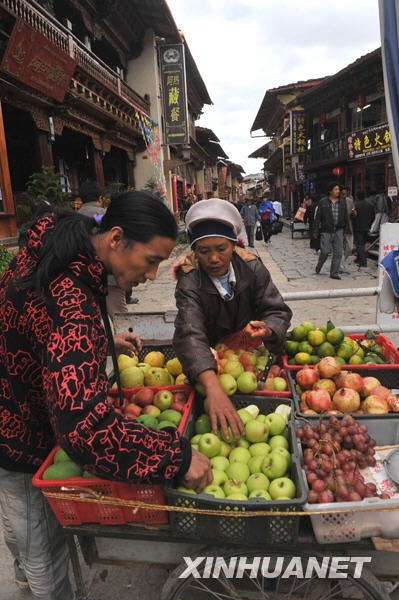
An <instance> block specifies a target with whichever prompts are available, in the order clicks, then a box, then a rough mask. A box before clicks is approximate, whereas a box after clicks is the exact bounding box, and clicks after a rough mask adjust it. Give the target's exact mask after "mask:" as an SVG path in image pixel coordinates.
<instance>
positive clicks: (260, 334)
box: [244, 321, 273, 340]
mask: <svg viewBox="0 0 399 600" xmlns="http://www.w3.org/2000/svg"><path fill="white" fill-rule="evenodd" d="M244 331H245V335H246V336H247V337H248V338H249V339H250V340H257V339H260V338H261V339H262V340H267V339H268V338H270V337H271V336H272V335H273V332H272V330H271V329H270V327H268V326H267V325H266V323H264V322H263V321H250V322H249V323H248V325H247V326H246V327H245V329H244Z"/></svg>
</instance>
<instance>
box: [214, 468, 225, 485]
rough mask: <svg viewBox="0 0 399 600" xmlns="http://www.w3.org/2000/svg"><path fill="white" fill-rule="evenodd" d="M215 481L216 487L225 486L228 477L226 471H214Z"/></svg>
mask: <svg viewBox="0 0 399 600" xmlns="http://www.w3.org/2000/svg"><path fill="white" fill-rule="evenodd" d="M212 475H213V481H212V483H214V484H215V485H223V484H224V483H226V481H227V479H228V477H227V475H226V473H225V472H224V471H219V470H218V469H212Z"/></svg>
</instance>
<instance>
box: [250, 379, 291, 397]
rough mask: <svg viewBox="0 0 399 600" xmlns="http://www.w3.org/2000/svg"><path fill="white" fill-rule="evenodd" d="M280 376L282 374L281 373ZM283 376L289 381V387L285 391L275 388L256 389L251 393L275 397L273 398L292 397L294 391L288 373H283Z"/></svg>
mask: <svg viewBox="0 0 399 600" xmlns="http://www.w3.org/2000/svg"><path fill="white" fill-rule="evenodd" d="M279 377H280V375H279ZM283 378H284V379H285V380H286V382H287V389H286V390H285V391H284V392H276V391H274V390H255V391H254V392H252V394H251V395H253V396H263V397H265V396H266V397H267V396H269V397H273V398H292V391H291V387H290V384H289V381H288V378H287V376H286V374H285V373H284V374H283Z"/></svg>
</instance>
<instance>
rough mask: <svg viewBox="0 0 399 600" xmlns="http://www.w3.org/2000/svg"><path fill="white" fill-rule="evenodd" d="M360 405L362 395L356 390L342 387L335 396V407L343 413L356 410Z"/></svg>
mask: <svg viewBox="0 0 399 600" xmlns="http://www.w3.org/2000/svg"><path fill="white" fill-rule="evenodd" d="M359 407H360V396H359V394H358V393H357V392H356V391H355V390H351V389H349V388H341V389H339V390H338V391H337V392H335V394H334V396H333V407H332V408H336V409H337V410H339V411H341V412H342V413H349V412H355V411H357V410H358V409H359Z"/></svg>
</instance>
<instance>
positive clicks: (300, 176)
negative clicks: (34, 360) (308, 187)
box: [295, 163, 306, 182]
mask: <svg viewBox="0 0 399 600" xmlns="http://www.w3.org/2000/svg"><path fill="white" fill-rule="evenodd" d="M305 179H306V176H305V165H304V164H303V163H296V165H295V181H298V182H301V181H305Z"/></svg>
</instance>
